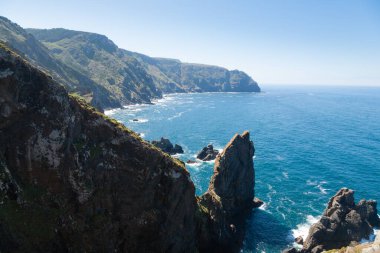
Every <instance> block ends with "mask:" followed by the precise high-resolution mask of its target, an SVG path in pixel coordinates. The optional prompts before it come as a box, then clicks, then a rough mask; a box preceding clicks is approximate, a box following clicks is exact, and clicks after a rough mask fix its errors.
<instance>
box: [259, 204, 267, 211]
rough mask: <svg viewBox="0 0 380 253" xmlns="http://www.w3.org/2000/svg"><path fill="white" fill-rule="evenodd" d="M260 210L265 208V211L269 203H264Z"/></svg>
mask: <svg viewBox="0 0 380 253" xmlns="http://www.w3.org/2000/svg"><path fill="white" fill-rule="evenodd" d="M259 209H260V210H263V211H266V210H267V209H268V205H267V204H266V203H264V204H262V205H261V206H260V207H259Z"/></svg>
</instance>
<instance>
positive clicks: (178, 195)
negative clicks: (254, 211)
mask: <svg viewBox="0 0 380 253" xmlns="http://www.w3.org/2000/svg"><path fill="white" fill-rule="evenodd" d="M253 153H254V149H253V143H252V142H251V141H250V140H249V133H248V132H245V133H243V134H242V135H235V136H234V137H233V138H232V140H231V141H230V142H229V143H228V144H227V146H226V147H225V150H224V151H223V152H222V153H221V154H219V155H218V157H217V161H216V165H215V170H214V176H213V177H212V180H211V181H210V186H209V191H208V193H206V194H205V195H204V196H201V197H196V196H195V188H194V185H193V182H192V181H191V179H190V175H189V173H188V171H187V170H186V169H185V167H184V163H183V162H181V161H179V160H177V159H175V158H172V157H171V156H170V155H168V154H165V153H163V152H162V151H160V150H159V149H158V148H156V147H154V146H153V145H151V144H150V143H148V142H146V141H144V140H143V139H141V138H140V137H139V136H138V135H137V134H136V133H134V132H132V131H131V130H129V129H127V128H126V127H125V126H124V125H122V124H120V123H118V122H116V121H115V120H112V119H110V118H107V117H106V116H105V115H104V114H102V113H101V112H99V111H97V110H96V109H95V108H93V107H91V106H90V105H89V104H87V103H86V102H85V101H84V100H83V99H81V98H80V97H79V96H77V95H68V94H67V92H66V90H65V89H64V88H63V86H61V85H59V84H58V83H57V82H56V81H55V80H54V79H53V78H52V77H51V76H49V75H48V74H47V73H45V72H44V71H42V70H39V69H37V68H35V67H34V66H33V65H31V64H30V63H28V62H27V61H26V60H25V59H23V58H21V57H20V56H18V55H17V54H16V53H15V52H13V51H12V50H11V49H9V48H7V47H6V45H4V44H2V43H0V205H1V208H0V224H1V225H0V251H1V252H83V251H86V252H197V251H198V252H210V251H209V249H215V250H217V249H222V247H224V246H228V247H226V248H225V250H224V252H238V251H239V248H240V246H241V241H242V235H244V226H242V225H241V224H243V223H242V222H243V221H244V219H245V217H246V214H247V213H249V211H250V210H251V208H252V207H253V206H252V199H253V195H254V189H253V187H254V171H253V160H252V156H253ZM238 161H242V163H240V162H238ZM226 177H228V179H227V180H226V179H225V178H226ZM231 194H233V196H234V198H233V199H231V198H230V197H231ZM220 232H222V233H221V234H220ZM219 234H220V235H221V236H218V235H219Z"/></svg>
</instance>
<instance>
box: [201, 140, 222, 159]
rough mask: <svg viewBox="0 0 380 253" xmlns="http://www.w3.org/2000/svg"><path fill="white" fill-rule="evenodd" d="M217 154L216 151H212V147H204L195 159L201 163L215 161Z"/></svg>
mask: <svg viewBox="0 0 380 253" xmlns="http://www.w3.org/2000/svg"><path fill="white" fill-rule="evenodd" d="M218 154H219V151H218V150H215V149H214V146H213V145H211V144H209V145H207V147H204V148H203V149H202V150H201V151H200V152H199V153H198V155H197V158H198V159H199V160H202V161H211V160H215V158H216V156H217V155H218Z"/></svg>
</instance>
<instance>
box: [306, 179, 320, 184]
mask: <svg viewBox="0 0 380 253" xmlns="http://www.w3.org/2000/svg"><path fill="white" fill-rule="evenodd" d="M306 184H307V185H317V184H318V181H311V180H310V179H308V180H307V181H306Z"/></svg>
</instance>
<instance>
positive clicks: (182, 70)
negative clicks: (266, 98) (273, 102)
mask: <svg viewBox="0 0 380 253" xmlns="http://www.w3.org/2000/svg"><path fill="white" fill-rule="evenodd" d="M129 54H130V55H131V56H134V57H135V58H136V59H138V60H139V61H140V62H141V63H142V65H143V66H144V67H145V69H146V70H147V72H148V73H149V74H150V75H151V76H152V77H153V79H154V80H155V82H156V84H157V86H158V87H159V88H160V89H161V90H163V91H164V92H165V93H171V92H260V87H259V86H258V84H257V83H256V82H255V81H254V80H253V79H252V78H251V77H250V76H248V75H247V74H246V73H244V72H242V71H239V70H232V71H229V70H227V69H225V68H222V67H218V66H212V65H204V64H195V63H183V62H181V61H179V60H175V59H167V58H151V57H148V56H146V55H142V54H138V53H132V52H129Z"/></svg>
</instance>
